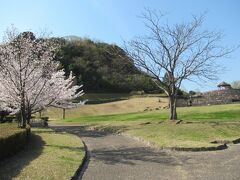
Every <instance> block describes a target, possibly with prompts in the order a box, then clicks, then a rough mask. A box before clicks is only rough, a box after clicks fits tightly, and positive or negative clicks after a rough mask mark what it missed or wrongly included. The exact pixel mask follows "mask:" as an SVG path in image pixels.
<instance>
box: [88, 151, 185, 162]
mask: <svg viewBox="0 0 240 180" xmlns="http://www.w3.org/2000/svg"><path fill="white" fill-rule="evenodd" d="M91 154H92V157H93V158H95V159H97V160H100V161H102V162H104V163H105V164H110V165H114V164H128V165H137V163H139V162H140V163H141V161H142V162H151V163H159V164H164V165H165V166H177V165H181V164H182V163H183V162H179V161H176V158H174V157H172V156H170V155H169V154H168V153H166V152H164V151H154V150H153V149H151V148H149V147H134V148H132V147H131V148H128V147H120V148H118V149H109V148H103V149H97V150H93V151H92V153H91Z"/></svg>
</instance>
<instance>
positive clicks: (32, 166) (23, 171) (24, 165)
mask: <svg viewBox="0 0 240 180" xmlns="http://www.w3.org/2000/svg"><path fill="white" fill-rule="evenodd" d="M32 131H33V133H34V135H33V137H32V141H31V144H30V145H29V146H28V147H27V148H26V150H25V151H22V152H20V153H19V154H17V155H15V156H14V157H12V158H9V159H7V160H5V161H4V162H2V163H1V164H0V179H13V178H16V179H24V180H28V179H29V180H30V179H36V180H37V179H70V178H71V176H73V175H74V173H75V171H76V170H77V168H78V167H79V165H80V163H81V161H82V159H83V156H84V149H83V144H82V143H81V141H80V139H79V138H78V137H77V136H74V135H70V134H57V133H54V132H53V131H52V130H50V129H32Z"/></svg>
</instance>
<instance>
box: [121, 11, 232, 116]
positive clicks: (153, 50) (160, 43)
mask: <svg viewBox="0 0 240 180" xmlns="http://www.w3.org/2000/svg"><path fill="white" fill-rule="evenodd" d="M142 18H143V20H144V23H145V25H146V28H147V30H148V32H149V34H148V35H145V36H140V37H136V38H134V39H133V40H131V41H128V42H125V43H124V44H125V45H124V49H125V51H126V53H127V55H128V56H129V58H131V59H133V60H134V62H135V64H136V65H137V66H138V67H139V68H140V69H141V70H143V71H145V72H147V73H148V74H149V75H150V76H151V77H152V78H153V80H154V82H155V83H156V84H157V85H158V87H159V88H161V89H162V90H164V92H165V93H166V94H167V95H168V96H169V107H170V117H169V118H170V119H171V120H175V119H177V112H176V101H177V91H178V90H179V88H180V87H181V84H182V82H183V80H190V81H195V82H196V81H197V80H215V79H217V74H218V72H219V70H220V69H222V68H221V67H220V66H219V65H217V63H216V60H217V59H219V58H222V57H225V56H227V55H228V54H229V53H231V52H232V50H231V49H228V48H226V47H223V46H222V45H221V40H222V38H223V35H222V33H219V32H215V31H207V30H205V31H204V30H201V27H202V24H203V22H204V17H203V16H200V17H196V16H194V17H193V18H192V20H191V21H190V22H187V23H186V22H183V23H179V24H174V25H169V24H168V23H167V24H164V25H163V24H161V23H160V19H161V18H162V15H161V14H159V13H157V12H156V11H152V10H146V11H145V13H144V14H143V16H142Z"/></svg>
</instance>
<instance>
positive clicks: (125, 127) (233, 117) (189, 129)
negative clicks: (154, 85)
mask: <svg viewBox="0 0 240 180" xmlns="http://www.w3.org/2000/svg"><path fill="white" fill-rule="evenodd" d="M178 116H179V119H181V120H183V122H182V123H180V124H176V123H173V122H169V121H166V120H167V118H168V110H166V109H161V110H157V111H151V112H135V113H125V114H113V115H97V116H82V117H76V116H74V113H73V114H72V117H69V118H67V119H64V120H63V119H58V121H54V122H55V123H64V124H66V123H71V124H74V123H77V124H82V125H89V126H95V127H97V128H100V129H101V128H102V129H106V130H111V131H118V132H123V133H126V134H128V135H132V136H136V137H140V138H142V139H144V140H147V141H150V142H152V143H153V144H156V145H157V146H159V147H202V146H205V147H206V146H216V145H214V144H212V143H210V142H212V141H215V140H233V139H237V138H240V104H229V105H215V106H201V107H184V108H178Z"/></svg>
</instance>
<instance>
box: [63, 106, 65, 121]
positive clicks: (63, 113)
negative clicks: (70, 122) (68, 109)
mask: <svg viewBox="0 0 240 180" xmlns="http://www.w3.org/2000/svg"><path fill="white" fill-rule="evenodd" d="M63 119H65V108H63Z"/></svg>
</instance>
